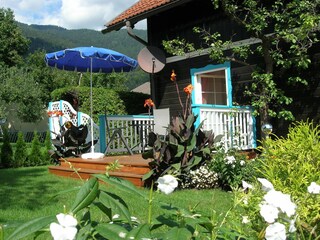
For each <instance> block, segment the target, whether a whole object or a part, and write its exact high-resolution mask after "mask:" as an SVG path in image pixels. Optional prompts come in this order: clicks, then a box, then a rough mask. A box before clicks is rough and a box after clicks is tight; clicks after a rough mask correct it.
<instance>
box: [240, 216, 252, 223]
mask: <svg viewBox="0 0 320 240" xmlns="http://www.w3.org/2000/svg"><path fill="white" fill-rule="evenodd" d="M249 222H250V220H249V217H248V216H242V223H244V224H247V223H249Z"/></svg>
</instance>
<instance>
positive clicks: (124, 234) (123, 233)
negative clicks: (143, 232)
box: [119, 232, 127, 238]
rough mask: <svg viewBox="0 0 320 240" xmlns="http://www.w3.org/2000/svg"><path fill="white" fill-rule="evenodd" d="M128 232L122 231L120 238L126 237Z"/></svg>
mask: <svg viewBox="0 0 320 240" xmlns="http://www.w3.org/2000/svg"><path fill="white" fill-rule="evenodd" d="M126 236H127V234H126V233H125V232H120V233H119V237H120V238H126Z"/></svg>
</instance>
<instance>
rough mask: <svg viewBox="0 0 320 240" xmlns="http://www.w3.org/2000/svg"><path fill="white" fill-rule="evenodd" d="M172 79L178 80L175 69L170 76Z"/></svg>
mask: <svg viewBox="0 0 320 240" xmlns="http://www.w3.org/2000/svg"><path fill="white" fill-rule="evenodd" d="M170 80H171V81H172V82H174V81H176V80H177V75H176V74H175V73H174V70H172V73H171V76H170Z"/></svg>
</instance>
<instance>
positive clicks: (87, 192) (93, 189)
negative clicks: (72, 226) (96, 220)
mask: <svg viewBox="0 0 320 240" xmlns="http://www.w3.org/2000/svg"><path fill="white" fill-rule="evenodd" d="M98 192H99V183H98V180H97V179H96V178H90V179H89V180H88V181H87V182H86V183H85V184H84V185H83V186H82V187H81V189H80V191H79V192H78V194H77V196H76V200H75V202H74V203H73V206H72V207H71V212H73V213H77V212H78V211H80V210H81V209H83V208H85V207H87V206H89V205H90V204H91V203H92V202H93V200H94V199H95V198H96V197H97V195H98Z"/></svg>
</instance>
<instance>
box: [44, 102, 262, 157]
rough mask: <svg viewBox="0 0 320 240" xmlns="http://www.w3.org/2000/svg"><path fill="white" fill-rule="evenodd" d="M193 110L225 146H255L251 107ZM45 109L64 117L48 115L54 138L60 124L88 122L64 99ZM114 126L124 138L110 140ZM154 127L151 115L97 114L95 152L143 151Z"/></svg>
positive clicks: (88, 122) (204, 127)
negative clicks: (221, 137)
mask: <svg viewBox="0 0 320 240" xmlns="http://www.w3.org/2000/svg"><path fill="white" fill-rule="evenodd" d="M195 109H196V111H195V112H197V114H198V115H199V119H198V121H197V124H200V122H202V121H203V126H202V129H203V130H212V131H213V133H214V134H215V136H217V135H223V144H224V147H225V148H227V149H228V148H233V147H237V148H240V149H243V150H245V149H254V148H255V147H256V136H255V119H254V117H253V116H252V111H251V109H250V108H247V107H233V108H214V107H203V106H200V107H199V106H197V107H195V108H193V110H195ZM48 110H49V111H57V110H58V111H62V113H63V116H52V117H50V118H49V128H50V131H51V137H52V138H56V135H55V133H59V131H60V126H62V125H63V124H64V123H65V122H66V121H72V123H73V124H74V125H75V126H79V125H81V124H84V125H86V124H87V125H90V122H91V120H90V116H89V115H87V114H85V113H81V112H76V111H75V110H74V109H73V108H72V106H71V105H70V104H69V103H68V102H66V101H57V102H51V103H50V104H49V108H48ZM106 117H107V118H106ZM106 119H107V120H106ZM106 123H107V124H106ZM115 129H118V130H120V133H121V136H122V137H123V140H124V141H122V139H121V138H120V136H119V135H117V136H116V137H115V138H114V139H113V141H111V142H110V139H111V137H112V134H114V132H115ZM153 129H154V120H153V116H148V115H108V116H105V115H101V116H99V126H98V125H96V124H94V139H98V140H99V142H98V143H97V144H95V151H96V152H104V151H105V150H106V148H107V145H108V151H107V153H112V152H118V153H119V152H128V149H127V146H128V147H129V148H130V149H131V151H133V152H142V151H143V150H145V148H146V147H147V142H148V135H149V132H150V131H153ZM88 130H89V133H88V137H87V142H89V141H91V132H90V128H88ZM118 132H119V131H118ZM124 142H125V143H126V144H125V143H124ZM126 145H127V146H126Z"/></svg>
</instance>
